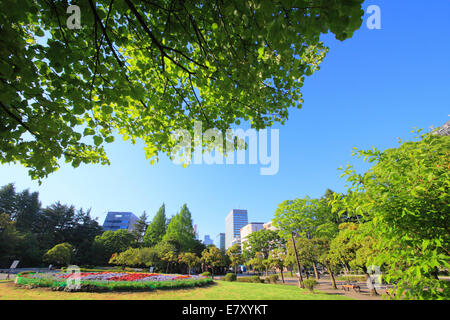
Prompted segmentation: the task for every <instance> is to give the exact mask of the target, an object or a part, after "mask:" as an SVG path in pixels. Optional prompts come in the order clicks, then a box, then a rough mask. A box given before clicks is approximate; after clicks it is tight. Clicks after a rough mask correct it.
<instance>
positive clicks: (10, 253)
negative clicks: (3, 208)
mask: <svg viewBox="0 0 450 320" xmlns="http://www.w3.org/2000/svg"><path fill="white" fill-rule="evenodd" d="M20 241H21V234H20V232H19V231H17V229H16V227H15V223H14V221H12V220H11V218H10V216H9V215H8V214H6V213H2V214H0V243H1V246H0V261H1V263H0V265H1V266H2V267H3V268H6V267H9V266H8V264H10V263H11V261H13V260H15V259H16V258H17V257H18V248H19V243H20Z"/></svg>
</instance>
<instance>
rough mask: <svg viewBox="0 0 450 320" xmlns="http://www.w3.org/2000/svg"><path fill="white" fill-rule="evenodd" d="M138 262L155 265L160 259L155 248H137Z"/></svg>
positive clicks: (148, 265) (143, 264)
mask: <svg viewBox="0 0 450 320" xmlns="http://www.w3.org/2000/svg"><path fill="white" fill-rule="evenodd" d="M137 260H138V264H140V265H141V266H146V267H152V266H153V267H155V266H158V264H160V262H161V259H160V258H159V256H158V252H157V251H156V249H155V248H147V247H144V248H139V249H138V258H137Z"/></svg>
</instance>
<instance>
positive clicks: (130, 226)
mask: <svg viewBox="0 0 450 320" xmlns="http://www.w3.org/2000/svg"><path fill="white" fill-rule="evenodd" d="M138 220H139V218H138V217H136V216H135V215H134V214H133V213H132V212H108V214H107V215H106V218H105V222H104V223H103V230H105V231H117V230H119V229H126V230H128V231H133V230H134V224H135V223H136V222H137V221H138Z"/></svg>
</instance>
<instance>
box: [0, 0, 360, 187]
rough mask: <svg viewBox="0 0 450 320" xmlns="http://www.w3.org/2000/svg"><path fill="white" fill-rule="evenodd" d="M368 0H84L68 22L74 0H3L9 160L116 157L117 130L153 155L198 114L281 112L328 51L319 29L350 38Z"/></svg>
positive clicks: (75, 162)
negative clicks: (108, 146) (112, 147)
mask: <svg viewBox="0 0 450 320" xmlns="http://www.w3.org/2000/svg"><path fill="white" fill-rule="evenodd" d="M362 3H363V0H353V1H348V0H335V1H332V2H327V3H326V5H323V1H322V0H314V1H306V0H305V1H303V0H301V1H298V0H295V1H294V0H288V1H283V2H276V3H272V2H262V3H253V2H245V1H244V2H242V1H234V2H233V1H222V2H216V1H189V2H185V1H182V2H171V3H155V2H152V1H136V0H124V1H119V2H111V1H109V0H97V1H93V0H88V1H79V2H77V3H76V5H78V6H79V8H80V16H81V17H80V18H81V21H80V27H81V28H79V29H68V28H69V27H70V26H69V25H68V24H65V23H64V21H66V20H67V18H68V16H67V7H68V4H67V2H65V1H55V2H53V1H52V2H51V3H49V2H48V1H45V0H36V1H28V0H19V1H18V2H16V3H15V5H14V6H11V4H10V2H8V1H2V2H1V3H0V12H8V14H6V15H5V14H4V15H3V16H2V21H3V24H4V25H5V27H4V28H3V29H2V39H3V45H2V52H1V55H2V56H3V57H8V59H9V60H4V61H2V62H1V65H0V70H2V81H1V82H0V92H1V96H0V112H1V116H0V119H1V120H0V121H1V122H0V128H2V129H1V130H2V131H3V134H0V151H1V152H0V162H1V163H8V162H16V161H17V162H20V163H22V164H24V165H26V166H27V167H28V168H29V169H30V172H29V173H30V176H31V177H32V178H35V179H36V178H42V177H45V176H47V175H48V174H49V173H51V172H54V171H55V170H56V169H57V168H58V166H59V162H58V159H61V158H64V160H65V161H66V162H68V163H71V164H72V166H74V167H77V166H79V164H80V163H81V162H82V163H101V164H107V163H109V160H108V159H107V156H106V154H105V151H104V144H105V143H110V142H112V141H113V140H114V135H113V133H114V132H115V131H116V130H117V131H118V134H120V135H121V136H122V137H123V138H124V139H130V140H131V142H133V143H134V142H135V141H136V140H137V139H142V140H143V141H144V143H145V144H146V147H145V152H146V155H147V157H148V158H151V160H152V161H154V160H157V159H158V152H164V153H167V154H170V153H171V151H172V148H173V146H174V144H175V141H173V139H170V136H171V133H173V132H174V131H175V130H177V129H185V130H188V131H191V132H192V130H193V120H200V121H203V129H204V130H206V129H208V128H218V129H219V130H226V129H228V128H229V127H230V126H231V125H232V124H239V123H240V122H239V121H240V120H241V119H243V120H248V121H250V123H251V125H252V127H254V128H257V129H262V128H264V127H266V126H270V125H272V124H273V122H275V121H276V122H281V123H284V122H285V120H286V119H287V118H288V108H289V107H292V106H295V105H297V106H298V107H300V106H301V103H302V102H303V100H302V94H301V91H300V89H301V87H302V86H303V84H304V81H305V77H306V76H310V75H312V74H313V73H314V72H315V71H316V70H318V69H319V65H320V63H321V62H322V60H323V59H324V57H325V55H326V53H327V52H328V48H327V47H326V46H325V45H324V44H323V43H322V42H321V41H320V35H321V34H324V33H327V32H332V33H334V34H335V36H336V38H337V39H339V40H345V39H347V38H349V37H351V36H352V35H353V33H354V31H355V30H357V29H358V28H359V27H360V25H361V23H362V16H363V15H364V10H363V9H362V7H361V6H362ZM75 27H76V25H75ZM43 36H45V40H46V41H42V38H40V37H43ZM39 38H40V40H39ZM38 40H39V41H38Z"/></svg>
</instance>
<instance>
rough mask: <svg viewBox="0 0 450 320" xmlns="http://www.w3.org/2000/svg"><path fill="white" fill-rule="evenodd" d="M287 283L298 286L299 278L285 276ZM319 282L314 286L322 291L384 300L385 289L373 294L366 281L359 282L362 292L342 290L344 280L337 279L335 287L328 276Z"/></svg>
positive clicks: (361, 298)
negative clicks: (335, 287) (375, 294)
mask: <svg viewBox="0 0 450 320" xmlns="http://www.w3.org/2000/svg"><path fill="white" fill-rule="evenodd" d="M284 280H285V285H293V286H297V285H298V281H297V278H291V277H285V278H284ZM316 281H317V282H318V283H319V284H318V285H317V286H316V287H315V288H314V289H317V290H320V291H322V292H325V293H328V294H332V295H340V296H346V297H350V298H353V299H357V300H383V298H382V296H381V294H382V293H384V292H383V290H381V289H380V290H378V293H379V295H377V296H372V295H370V291H369V289H368V288H367V285H366V283H364V282H358V285H359V287H360V288H361V291H360V292H355V291H353V290H352V289H350V291H344V290H342V285H343V284H344V281H337V280H336V286H337V287H338V289H337V290H336V289H333V287H332V286H331V281H330V280H329V279H327V278H325V277H324V278H321V279H319V280H316ZM280 282H281V281H280Z"/></svg>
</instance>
